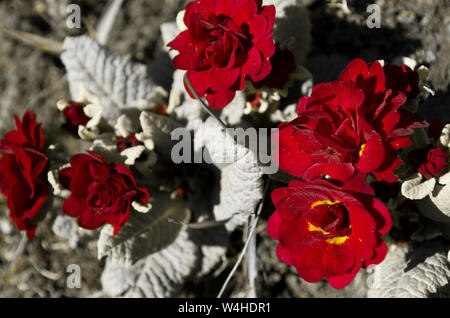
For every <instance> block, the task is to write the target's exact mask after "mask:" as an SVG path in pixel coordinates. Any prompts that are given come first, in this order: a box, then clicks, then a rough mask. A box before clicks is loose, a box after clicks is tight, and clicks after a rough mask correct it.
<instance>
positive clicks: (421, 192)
mask: <svg viewBox="0 0 450 318" xmlns="http://www.w3.org/2000/svg"><path fill="white" fill-rule="evenodd" d="M435 185H436V179H434V178H431V179H428V180H426V181H425V182H422V175H421V174H420V173H418V174H417V175H416V176H414V177H413V178H410V179H408V180H406V181H404V182H403V183H402V194H403V195H404V196H405V197H406V198H408V199H410V200H420V199H423V198H425V197H426V196H427V195H429V194H430V193H431V192H433V189H434V186H435Z"/></svg>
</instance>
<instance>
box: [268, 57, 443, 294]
mask: <svg viewBox="0 0 450 318" xmlns="http://www.w3.org/2000/svg"><path fill="white" fill-rule="evenodd" d="M418 91H419V89H418V75H417V73H416V72H414V71H413V70H411V69H410V68H409V67H407V66H406V65H402V66H395V65H392V64H389V63H386V64H385V65H384V66H383V65H382V64H381V63H379V62H373V63H366V62H364V61H363V60H361V59H355V60H353V61H351V62H350V63H349V64H348V66H347V67H346V68H345V69H344V71H343V72H342V73H341V75H340V76H339V78H338V80H337V81H332V82H328V83H321V84H318V85H316V86H315V87H314V88H313V90H312V93H311V96H310V97H303V98H301V99H300V100H299V102H298V107H297V114H298V117H297V118H296V119H294V120H293V121H291V122H287V123H282V124H281V125H280V126H279V128H280V129H279V130H278V132H276V133H275V134H273V142H274V143H275V144H276V145H277V147H278V149H277V150H278V151H275V152H274V160H275V161H276V162H277V163H278V164H279V166H280V168H281V169H282V170H284V171H285V172H287V173H289V174H291V175H292V176H295V177H300V178H301V179H302V180H303V181H291V182H290V183H289V185H288V187H287V188H278V189H276V190H274V191H273V192H272V201H273V203H274V205H275V207H276V211H275V213H274V214H273V215H272V217H271V218H270V220H269V223H268V227H267V230H268V233H269V236H270V237H272V238H273V239H275V240H278V241H279V244H278V247H277V255H278V257H279V258H280V260H282V261H283V262H285V263H287V264H289V265H293V266H295V268H296V269H297V272H298V273H299V275H300V276H301V277H302V278H303V279H305V280H306V281H308V282H316V281H318V280H320V279H323V278H326V279H327V281H328V282H329V284H330V285H331V286H333V287H335V288H343V287H345V286H347V285H348V284H349V283H350V282H351V281H352V280H353V278H354V277H355V275H356V273H357V272H358V271H359V269H360V268H367V267H368V266H371V265H375V264H379V263H380V262H381V261H382V260H383V259H384V257H385V255H386V251H387V248H386V244H385V243H384V242H383V240H382V239H381V235H383V234H386V233H387V232H388V231H389V230H390V228H391V224H392V221H391V217H390V214H389V211H388V210H387V209H386V207H385V206H384V205H383V204H382V203H381V202H379V201H377V200H376V199H375V198H374V196H375V193H374V191H373V189H372V188H371V187H370V186H369V185H368V184H366V183H365V180H366V177H367V175H368V174H371V175H372V176H373V177H374V178H376V179H377V180H378V181H383V182H388V183H394V182H396V181H398V177H397V176H396V175H395V174H394V171H395V169H396V168H398V166H399V165H401V164H402V163H403V162H402V161H401V160H400V158H399V156H398V154H397V150H398V149H401V148H406V147H410V146H411V141H410V139H409V135H411V134H412V133H413V132H414V129H415V128H424V127H427V126H428V123H427V122H426V121H424V120H422V119H421V118H419V117H418V116H416V115H414V114H412V113H410V112H408V111H407V110H404V109H401V106H403V105H404V104H405V102H406V101H407V99H408V98H414V97H416V96H417V94H418ZM428 159H429V160H428V162H427V163H425V164H423V166H422V167H423V168H422V170H427V172H430V174H431V173H435V172H436V171H437V170H442V168H441V166H442V164H441V162H443V161H444V160H443V156H442V155H441V154H440V152H439V150H434V152H432V153H430V154H429V158H428ZM444 159H445V158H444Z"/></svg>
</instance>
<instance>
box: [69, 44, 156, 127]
mask: <svg viewBox="0 0 450 318" xmlns="http://www.w3.org/2000/svg"><path fill="white" fill-rule="evenodd" d="M61 60H62V61H63V63H64V65H65V67H66V70H67V77H68V80H69V86H70V92H71V94H72V98H73V99H74V100H75V99H76V97H77V96H78V90H79V88H80V84H81V83H83V84H84V85H85V86H86V88H87V89H88V90H89V91H91V92H92V93H94V94H95V95H97V96H98V97H99V98H100V102H101V105H102V106H103V107H104V108H105V110H104V112H103V116H104V118H105V119H106V120H107V121H108V122H109V123H110V124H111V125H112V126H114V124H115V120H116V119H117V118H118V117H119V116H120V113H121V110H124V109H127V108H130V105H132V104H135V103H136V102H137V101H142V100H152V99H153V98H155V97H157V96H158V94H159V92H158V90H157V86H156V85H155V83H154V82H153V80H152V79H151V76H150V73H149V70H148V68H147V67H146V66H145V65H143V64H139V63H134V62H132V61H131V60H130V58H129V57H123V56H120V55H118V54H115V53H112V52H110V51H109V50H108V49H106V48H104V47H102V46H101V45H100V44H98V43H97V42H96V41H95V40H93V39H91V38H90V37H88V36H79V37H67V38H66V39H65V40H64V51H63V53H62V54H61Z"/></svg>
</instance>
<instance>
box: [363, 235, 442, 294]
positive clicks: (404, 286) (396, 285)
mask: <svg viewBox="0 0 450 318" xmlns="http://www.w3.org/2000/svg"><path fill="white" fill-rule="evenodd" d="M448 250H449V247H448V245H447V246H444V245H443V244H442V243H440V242H439V241H436V240H434V241H428V242H426V243H424V244H423V245H421V246H419V247H418V248H416V249H412V250H411V248H409V247H408V246H404V247H401V246H397V245H392V246H391V247H390V249H389V252H388V254H387V257H386V259H385V260H384V261H383V262H382V263H381V264H380V265H377V266H375V267H374V269H372V270H371V271H373V272H372V274H371V276H370V277H369V280H368V284H369V287H370V289H369V291H368V296H369V297H372V298H427V297H430V296H431V295H432V294H436V293H438V291H439V288H441V287H443V286H445V285H447V284H448V283H449V278H450V268H449V261H448V259H447V253H448ZM433 296H436V295H433Z"/></svg>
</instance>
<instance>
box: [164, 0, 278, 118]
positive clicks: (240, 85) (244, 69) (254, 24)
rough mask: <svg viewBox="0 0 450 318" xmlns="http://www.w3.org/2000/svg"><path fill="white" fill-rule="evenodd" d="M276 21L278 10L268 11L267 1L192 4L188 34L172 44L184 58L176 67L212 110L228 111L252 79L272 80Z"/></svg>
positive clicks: (177, 59) (187, 12)
mask: <svg viewBox="0 0 450 318" xmlns="http://www.w3.org/2000/svg"><path fill="white" fill-rule="evenodd" d="M274 21H275V7H274V6H273V5H271V6H263V5H262V0H198V1H193V2H190V3H189V4H188V5H187V6H186V10H185V15H184V23H185V25H186V26H187V30H185V31H183V32H182V33H180V34H179V35H178V36H177V37H176V38H175V39H174V40H173V41H172V42H170V43H169V44H168V46H169V47H170V48H171V49H175V50H177V51H178V52H179V55H177V56H176V57H175V58H174V60H173V64H174V65H175V67H176V68H177V69H182V70H187V77H188V79H189V81H190V82H191V83H192V86H193V88H194V89H195V91H196V92H197V93H198V95H199V96H200V97H206V99H207V101H208V103H209V105H210V106H211V107H212V108H217V109H219V108H223V107H225V106H226V105H227V104H229V103H230V102H231V101H232V100H233V98H234V96H235V94H236V91H238V90H242V89H244V87H245V81H246V80H247V79H248V80H251V81H253V82H258V81H261V80H262V79H264V78H265V77H266V76H267V75H269V74H270V72H271V69H272V67H271V64H270V61H269V59H270V58H271V57H272V56H273V55H274V53H275V44H274V42H273V39H272V35H273V24H274ZM186 89H187V91H188V92H189V93H190V94H191V96H192V97H193V98H194V95H193V93H192V92H191V91H190V90H189V88H188V87H186Z"/></svg>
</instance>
